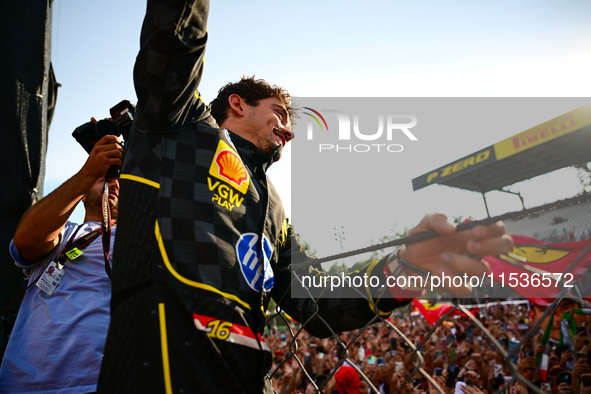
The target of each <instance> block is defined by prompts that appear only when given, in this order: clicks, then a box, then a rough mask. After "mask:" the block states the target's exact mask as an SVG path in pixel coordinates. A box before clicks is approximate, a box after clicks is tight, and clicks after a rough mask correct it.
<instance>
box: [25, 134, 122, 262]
mask: <svg viewBox="0 0 591 394" xmlns="http://www.w3.org/2000/svg"><path fill="white" fill-rule="evenodd" d="M122 164H123V148H122V147H121V145H120V144H119V140H118V139H117V137H115V136H113V135H107V136H105V137H103V138H101V139H100V140H99V141H98V142H97V143H96V145H95V147H94V148H93V150H92V152H91V153H90V155H89V156H88V159H87V160H86V163H85V164H84V166H82V168H81V169H80V171H78V172H77V173H76V174H75V175H74V176H73V177H71V178H70V179H68V180H67V181H66V182H64V183H63V184H62V185H61V186H60V187H58V188H57V189H55V190H54V191H53V192H52V193H50V194H49V195H47V196H46V197H44V198H43V199H41V200H40V201H39V202H37V203H36V204H34V205H33V206H31V208H29V209H28V210H27V211H26V212H25V213H24V215H23V216H22V218H21V221H20V223H19V225H18V226H17V229H16V231H15V234H14V244H15V246H16V248H17V249H18V251H19V253H20V255H21V257H22V258H23V259H25V260H27V261H30V262H34V261H37V260H38V259H39V258H41V257H43V256H45V255H46V254H47V253H49V252H50V251H51V250H52V249H53V248H54V247H55V246H56V245H57V244H58V243H59V242H60V238H59V235H60V232H61V231H62V229H63V228H64V226H65V224H66V222H67V221H68V218H69V217H70V215H71V214H72V212H73V211H74V208H75V207H76V205H77V204H78V202H80V200H81V199H82V198H83V197H84V195H85V194H86V193H87V192H88V190H89V189H90V188H91V186H93V185H94V184H95V182H96V181H97V180H98V179H100V178H103V177H104V176H105V174H106V173H107V171H108V170H109V168H110V167H111V166H112V165H118V166H121V165H122Z"/></svg>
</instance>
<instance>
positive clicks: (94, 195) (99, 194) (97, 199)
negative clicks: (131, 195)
mask: <svg viewBox="0 0 591 394" xmlns="http://www.w3.org/2000/svg"><path fill="white" fill-rule="evenodd" d="M107 182H108V185H109V206H110V207H111V220H115V219H117V207H118V205H119V179H117V178H109V179H108V180H107ZM104 185H105V179H104V178H99V179H97V181H96V182H95V183H94V185H92V187H91V188H90V190H88V193H86V196H85V197H84V206H85V207H86V210H87V211H88V210H98V212H99V213H100V214H101V216H102V205H103V202H102V201H103V188H104Z"/></svg>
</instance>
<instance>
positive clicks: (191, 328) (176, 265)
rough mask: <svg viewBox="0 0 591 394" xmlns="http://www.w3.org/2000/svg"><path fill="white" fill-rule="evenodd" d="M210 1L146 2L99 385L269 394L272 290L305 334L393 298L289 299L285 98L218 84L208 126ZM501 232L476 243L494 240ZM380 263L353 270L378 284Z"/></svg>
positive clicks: (350, 322)
mask: <svg viewBox="0 0 591 394" xmlns="http://www.w3.org/2000/svg"><path fill="white" fill-rule="evenodd" d="M208 8H209V6H208V3H207V1H204V0H199V1H188V0H187V1H181V0H167V1H152V0H149V1H148V6H147V13H146V17H145V20H144V24H143V27H142V33H141V49H140V52H139V55H138V57H137V61H136V65H135V69H134V81H135V86H136V91H137V94H138V104H137V108H136V119H135V122H134V126H133V128H132V132H131V135H130V141H129V142H128V144H127V148H126V149H127V150H126V153H125V160H124V165H123V169H122V174H121V178H120V184H121V186H120V188H121V193H120V201H119V204H120V207H121V209H120V212H121V214H120V217H119V230H118V238H117V240H116V244H115V250H114V258H115V260H116V261H115V262H114V264H113V267H114V271H113V288H112V294H113V295H112V301H111V314H112V320H111V326H110V329H109V333H108V338H107V343H106V349H105V357H104V362H103V365H102V369H101V376H100V379H99V392H104V393H117V392H121V393H133V392H138V393H140V392H141V393H144V392H161V391H165V392H203V393H212V392H219V393H261V392H270V391H269V390H270V385H269V384H268V382H266V380H265V379H264V376H265V374H266V372H267V371H268V370H269V368H270V366H271V354H270V352H269V349H268V348H267V346H266V344H265V343H264V341H263V340H262V337H261V333H262V332H263V329H264V323H265V314H264V310H265V309H266V307H267V305H268V302H269V300H270V298H271V297H272V298H274V299H275V300H276V301H277V302H278V304H279V305H280V306H281V307H282V309H283V310H285V311H286V312H287V313H288V314H290V316H292V317H293V318H295V319H296V320H298V321H301V322H306V325H305V329H306V330H307V331H308V332H310V333H311V334H313V335H316V336H328V335H330V334H331V333H332V332H334V331H343V330H350V329H353V328H357V327H360V326H363V325H364V324H365V323H366V322H367V321H369V320H370V319H372V318H373V317H374V316H375V314H376V311H375V310H376V306H377V307H378V309H379V311H383V313H384V314H385V315H388V314H389V313H390V312H391V311H392V310H393V309H394V308H396V307H397V306H399V305H401V304H402V302H404V300H398V299H394V298H389V299H383V300H380V301H379V302H378V303H377V305H376V303H373V302H372V301H368V299H363V298H360V299H346V300H343V299H339V298H330V299H328V298H327V299H321V300H320V301H319V302H318V303H315V302H314V300H313V299H305V298H302V299H300V298H291V297H290V286H291V280H292V277H291V273H290V265H291V264H296V263H297V262H300V261H304V260H307V259H308V257H307V255H306V254H305V251H304V248H303V247H302V245H301V244H300V243H299V242H298V241H297V238H296V237H295V236H294V232H293V229H292V228H291V226H290V225H289V224H288V221H287V219H286V217H285V212H284V210H283V207H282V204H281V201H280V199H279V196H278V195H277V192H276V191H275V189H274V187H273V185H272V184H271V182H269V180H268V178H267V176H266V173H265V172H266V170H267V168H268V167H269V166H270V165H271V164H272V163H273V162H274V161H276V160H277V159H278V158H279V156H280V154H281V150H282V148H283V145H284V144H285V143H286V142H287V141H289V140H290V139H291V138H292V137H293V134H292V133H291V113H290V112H291V110H290V108H289V96H288V95H287V94H286V92H284V91H283V90H282V89H279V88H275V87H271V86H269V85H267V84H266V83H264V82H260V81H254V80H250V81H249V80H246V81H242V84H241V83H239V84H237V85H238V86H242V85H243V84H244V83H246V84H247V85H248V84H250V83H251V82H252V83H254V84H255V85H257V86H259V87H260V86H262V90H263V91H264V92H271V93H263V95H262V97H260V98H259V99H256V100H254V101H253V100H249V99H247V98H246V95H245V94H243V93H241V91H240V90H239V89H238V90H236V91H235V92H232V89H233V88H232V87H230V92H229V94H228V95H226V96H227V97H226V96H224V97H223V100H224V102H223V103H222V104H223V105H222V108H225V109H223V110H221V112H222V113H223V114H224V115H227V117H226V118H225V119H221V120H220V126H222V127H224V128H220V127H218V124H217V122H216V121H215V120H214V118H213V117H212V116H211V114H210V112H209V110H208V108H207V106H206V105H205V104H204V102H203V101H202V99H201V97H200V95H199V93H198V90H197V87H198V83H199V81H200V78H201V74H202V70H203V54H204V50H205V44H206V40H207V33H206V21H207V14H208ZM226 92H227V90H226ZM218 98H220V97H218ZM219 104H220V103H219V102H218V103H217V104H216V107H217V105H219ZM226 129H227V130H226ZM439 219H441V218H439ZM440 221H441V220H438V222H440ZM425 226H427V227H428V228H425ZM449 226H450V228H448V229H447V230H449V231H453V229H451V225H449ZM419 227H420V226H419ZM430 228H433V225H432V224H427V225H425V224H423V227H420V228H418V229H419V230H417V231H425V230H428V229H430ZM499 228H500V227H498V226H497V227H494V230H493V232H494V234H493V233H490V232H488V233H487V234H486V235H485V236H483V238H490V237H495V239H497V238H499ZM447 230H446V231H447ZM497 241H498V239H497ZM505 241H506V240H505ZM463 242H464V243H465V240H464V241H463ZM509 243H510V241H508V242H503V243H502V250H503V251H504V250H505V249H506V247H507V245H508V244H509ZM499 244H500V242H497V244H496V245H495V246H497V247H496V248H493V247H492V246H490V247H487V246H486V245H488V244H486V243H485V246H484V247H483V248H482V249H481V250H482V251H489V250H490V251H497V249H499V247H498V245H499ZM464 249H465V247H464ZM499 251H501V249H499ZM405 253H406V254H405V256H404V257H406V258H409V259H411V257H412V253H410V248H409V249H408V252H407V251H405ZM417 260H418V261H420V260H421V259H417ZM477 260H478V259H477ZM411 261H412V259H411ZM471 262H473V260H471ZM476 263H477V262H476ZM385 264H386V259H384V260H383V261H380V262H375V263H373V264H372V265H370V266H369V267H367V268H366V269H365V270H364V271H362V272H360V273H358V274H359V275H364V274H368V275H376V276H379V277H380V280H382V281H383V280H384V275H383V274H382V271H384V270H387V267H386V265H385ZM427 268H428V267H427ZM481 268H482V267H481ZM479 272H482V271H479Z"/></svg>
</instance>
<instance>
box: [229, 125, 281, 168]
mask: <svg viewBox="0 0 591 394" xmlns="http://www.w3.org/2000/svg"><path fill="white" fill-rule="evenodd" d="M228 133H229V134H230V138H231V139H232V142H233V143H234V145H235V146H236V149H238V153H240V156H241V157H242V158H243V159H245V160H246V161H248V162H249V163H251V164H252V165H254V166H256V167H258V166H261V167H262V169H263V171H265V172H267V170H268V169H269V167H270V166H271V164H273V163H274V162H276V161H277V160H279V156H280V155H281V149H282V147H281V146H278V147H276V148H275V149H274V150H273V152H271V154H270V155H267V154H266V153H265V152H263V151H262V150H260V149H259V148H258V147H257V146H256V145H255V144H253V143H252V142H250V141H249V140H247V139H244V138H242V137H241V136H239V135H238V134H234V133H233V132H232V131H230V130H228Z"/></svg>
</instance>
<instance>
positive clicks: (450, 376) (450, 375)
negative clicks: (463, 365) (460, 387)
mask: <svg viewBox="0 0 591 394" xmlns="http://www.w3.org/2000/svg"><path fill="white" fill-rule="evenodd" d="M459 373H460V369H459V368H458V367H456V366H455V365H453V364H452V365H450V366H449V367H447V380H446V381H445V385H446V386H447V387H450V388H451V387H453V385H454V382H455V380H456V378H457V377H458V374H459Z"/></svg>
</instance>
